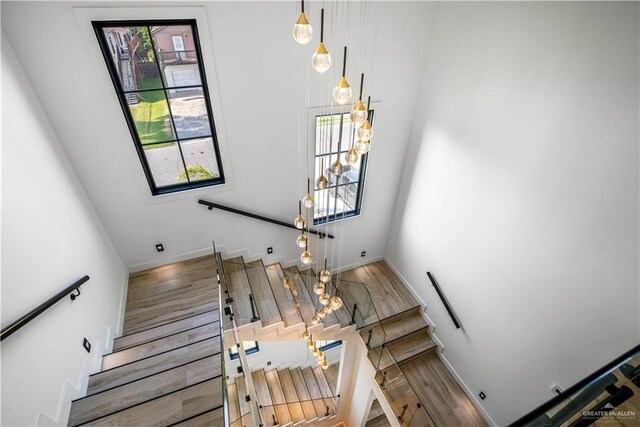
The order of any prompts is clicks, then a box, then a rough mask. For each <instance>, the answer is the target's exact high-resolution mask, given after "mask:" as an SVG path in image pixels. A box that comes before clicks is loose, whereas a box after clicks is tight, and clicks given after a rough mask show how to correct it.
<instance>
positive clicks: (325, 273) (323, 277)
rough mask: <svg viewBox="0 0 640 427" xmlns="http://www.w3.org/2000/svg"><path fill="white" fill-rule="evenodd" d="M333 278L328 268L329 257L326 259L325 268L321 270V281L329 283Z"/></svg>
mask: <svg viewBox="0 0 640 427" xmlns="http://www.w3.org/2000/svg"><path fill="white" fill-rule="evenodd" d="M330 280H331V272H330V271H329V270H327V259H326V258H325V259H324V270H322V271H321V272H320V281H321V282H323V283H327V282H329V281H330Z"/></svg>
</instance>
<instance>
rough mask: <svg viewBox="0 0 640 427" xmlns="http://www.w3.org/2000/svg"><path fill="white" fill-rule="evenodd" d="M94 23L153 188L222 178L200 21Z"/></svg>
mask: <svg viewBox="0 0 640 427" xmlns="http://www.w3.org/2000/svg"><path fill="white" fill-rule="evenodd" d="M93 25H94V28H95V30H96V34H97V36H98V40H99V42H100V46H101V48H102V52H103V55H104V57H105V60H106V62H107V67H108V68H109V72H110V73H111V78H112V80H113V83H114V86H115V89H116V92H117V94H118V98H119V100H120V104H121V105H122V109H123V111H124V115H125V118H126V120H127V124H128V125H129V129H130V130H131V134H132V136H133V140H134V143H135V146H136V149H137V150H138V155H139V156H140V161H141V162H142V166H143V168H144V171H145V175H146V177H147V180H148V182H149V186H150V188H151V192H152V194H154V195H157V194H163V193H170V192H175V191H180V190H186V189H192V188H198V187H203V186H209V185H217V184H222V183H224V173H223V170H222V163H221V161H220V152H219V149H218V142H217V139H216V132H215V126H214V121H213V114H212V109H211V105H210V102H209V92H208V89H207V85H206V80H205V74H204V68H203V64H202V59H201V58H202V55H201V51H200V45H199V41H198V31H197V28H196V23H195V21H144V22H132V21H122V22H120V21H118V22H94V23H93Z"/></svg>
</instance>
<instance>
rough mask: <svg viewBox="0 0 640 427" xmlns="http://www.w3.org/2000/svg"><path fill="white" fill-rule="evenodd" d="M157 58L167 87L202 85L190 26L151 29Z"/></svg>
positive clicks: (163, 26) (161, 26) (165, 26)
mask: <svg viewBox="0 0 640 427" xmlns="http://www.w3.org/2000/svg"><path fill="white" fill-rule="evenodd" d="M151 34H152V37H153V43H154V45H155V48H156V56H157V58H158V62H159V63H160V69H161V70H162V78H163V79H164V81H165V84H166V86H167V87H180V86H194V85H200V84H201V80H200V70H199V68H198V56H197V54H196V50H195V43H194V39H193V31H192V30H191V26H189V25H160V26H154V27H151Z"/></svg>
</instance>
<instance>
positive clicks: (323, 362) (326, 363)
mask: <svg viewBox="0 0 640 427" xmlns="http://www.w3.org/2000/svg"><path fill="white" fill-rule="evenodd" d="M320 366H322V369H327V368H328V367H329V362H327V355H326V354H325V356H324V359H322V362H320Z"/></svg>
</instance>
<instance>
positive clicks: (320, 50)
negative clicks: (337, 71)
mask: <svg viewBox="0 0 640 427" xmlns="http://www.w3.org/2000/svg"><path fill="white" fill-rule="evenodd" d="M323 39H324V9H322V10H321V11H320V44H319V45H318V47H317V49H316V51H315V53H314V54H313V56H312V57H311V66H312V67H313V69H314V70H316V71H317V72H319V73H324V72H325V71H327V70H328V69H329V68H331V64H332V61H331V55H329V52H328V51H327V48H326V47H324V43H323Z"/></svg>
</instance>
